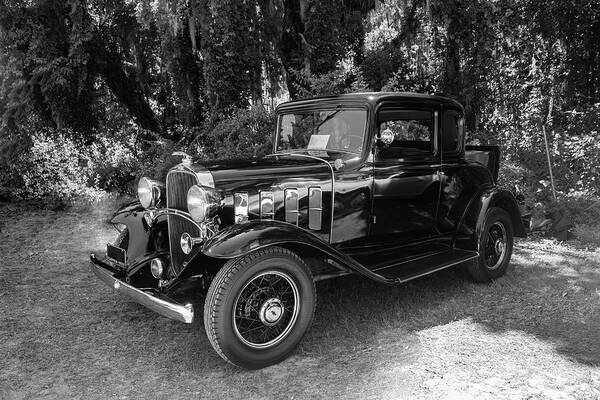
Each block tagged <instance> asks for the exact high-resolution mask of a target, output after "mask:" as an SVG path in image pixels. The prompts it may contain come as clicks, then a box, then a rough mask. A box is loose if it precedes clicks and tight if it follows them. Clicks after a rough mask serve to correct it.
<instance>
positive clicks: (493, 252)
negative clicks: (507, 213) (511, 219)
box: [484, 221, 507, 269]
mask: <svg viewBox="0 0 600 400" xmlns="http://www.w3.org/2000/svg"><path fill="white" fill-rule="evenodd" d="M506 241H507V235H506V228H505V227H504V224H503V223H501V222H500V221H496V222H494V223H493V224H492V225H491V226H490V227H489V229H488V231H487V237H486V241H485V248H484V251H485V261H486V264H487V267H488V268H489V269H496V268H498V267H500V265H501V264H502V262H503V261H504V258H505V256H506V247H507V244H506Z"/></svg>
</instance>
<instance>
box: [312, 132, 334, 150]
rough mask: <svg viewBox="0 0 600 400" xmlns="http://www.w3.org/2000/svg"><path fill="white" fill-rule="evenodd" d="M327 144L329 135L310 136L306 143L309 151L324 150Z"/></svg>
mask: <svg viewBox="0 0 600 400" xmlns="http://www.w3.org/2000/svg"><path fill="white" fill-rule="evenodd" d="M327 142H329V135H312V136H311V137H310V142H308V148H309V149H320V150H321V149H326V148H327Z"/></svg>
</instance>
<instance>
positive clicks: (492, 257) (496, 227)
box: [467, 207, 514, 283]
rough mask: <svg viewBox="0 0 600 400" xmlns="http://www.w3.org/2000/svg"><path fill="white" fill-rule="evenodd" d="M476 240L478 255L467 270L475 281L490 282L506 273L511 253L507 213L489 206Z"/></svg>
mask: <svg viewBox="0 0 600 400" xmlns="http://www.w3.org/2000/svg"><path fill="white" fill-rule="evenodd" d="M478 240H479V242H478V248H479V257H477V259H475V260H474V261H471V262H470V263H469V264H468V266H467V271H468V272H469V274H470V275H471V277H472V278H473V280H474V281H476V282H481V283H487V282H491V281H493V280H495V279H498V278H500V277H501V276H502V275H504V274H505V273H506V270H507V268H508V263H509V262H510V257H511V255H512V250H513V240H514V239H513V227H512V221H511V219H510V216H509V215H508V213H507V212H506V211H505V210H503V209H502V208H498V207H492V208H490V209H489V211H488V212H487V214H486V218H485V223H484V225H483V229H482V231H481V234H480V237H479V239H478Z"/></svg>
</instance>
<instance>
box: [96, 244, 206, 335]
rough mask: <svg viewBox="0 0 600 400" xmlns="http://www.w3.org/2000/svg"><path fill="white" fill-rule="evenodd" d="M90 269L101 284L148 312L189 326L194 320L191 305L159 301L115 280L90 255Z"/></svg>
mask: <svg viewBox="0 0 600 400" xmlns="http://www.w3.org/2000/svg"><path fill="white" fill-rule="evenodd" d="M90 258H91V261H90V268H91V270H92V272H93V273H94V274H95V275H96V276H97V277H98V278H100V280H101V281H102V282H104V283H105V284H106V285H108V286H110V287H112V288H113V290H114V291H115V292H118V293H122V294H124V295H126V296H128V297H129V298H130V299H132V300H133V301H135V302H136V303H139V304H141V305H143V306H145V307H147V308H149V309H150V310H152V311H154V312H156V313H158V314H160V315H162V316H165V317H167V318H171V319H174V320H177V321H181V322H185V323H186V324H191V323H192V322H193V320H194V307H193V306H192V305H191V304H185V305H181V304H177V303H175V302H171V301H167V300H163V299H160V298H158V297H156V296H153V295H151V294H148V293H146V292H144V291H142V290H140V289H137V288H135V287H133V286H131V285H129V284H127V283H125V282H123V281H122V280H120V279H117V278H115V277H114V276H113V275H112V274H111V273H110V271H108V270H106V269H105V268H103V267H102V266H101V265H100V264H101V262H100V261H99V260H97V259H96V257H95V256H94V255H93V254H92V256H91V257H90Z"/></svg>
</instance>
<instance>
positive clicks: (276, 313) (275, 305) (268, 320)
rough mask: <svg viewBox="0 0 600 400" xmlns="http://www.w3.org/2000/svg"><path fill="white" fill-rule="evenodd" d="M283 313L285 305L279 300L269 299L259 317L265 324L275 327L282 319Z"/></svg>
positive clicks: (261, 308) (261, 309)
mask: <svg viewBox="0 0 600 400" xmlns="http://www.w3.org/2000/svg"><path fill="white" fill-rule="evenodd" d="M283 311H284V310H283V305H282V304H281V301H280V300H279V299H269V300H267V301H265V302H264V303H263V305H262V306H261V307H260V311H259V313H258V317H259V318H260V321H261V322H262V323H263V324H265V325H267V326H273V325H275V324H277V322H278V321H279V320H280V319H281V317H282V315H283Z"/></svg>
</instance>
